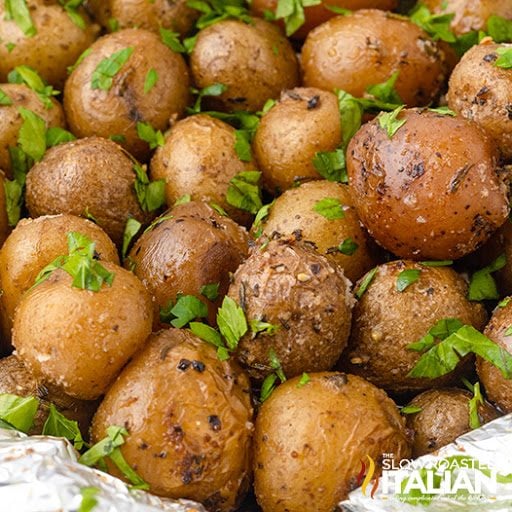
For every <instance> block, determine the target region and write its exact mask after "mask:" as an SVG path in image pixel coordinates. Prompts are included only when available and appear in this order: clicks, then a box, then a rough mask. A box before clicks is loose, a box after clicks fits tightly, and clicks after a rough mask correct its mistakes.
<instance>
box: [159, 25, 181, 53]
mask: <svg viewBox="0 0 512 512" xmlns="http://www.w3.org/2000/svg"><path fill="white" fill-rule="evenodd" d="M160 38H161V39H162V42H163V43H164V44H165V46H167V47H168V48H170V49H171V50H172V51H173V52H176V53H185V52H186V49H185V47H184V46H183V44H182V43H181V41H180V35H179V33H178V32H173V31H172V30H169V29H166V28H164V27H160Z"/></svg>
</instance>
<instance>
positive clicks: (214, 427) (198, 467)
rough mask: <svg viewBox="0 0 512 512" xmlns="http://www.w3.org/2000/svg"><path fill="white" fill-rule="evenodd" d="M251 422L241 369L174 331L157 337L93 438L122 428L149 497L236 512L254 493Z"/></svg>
mask: <svg viewBox="0 0 512 512" xmlns="http://www.w3.org/2000/svg"><path fill="white" fill-rule="evenodd" d="M252 415H253V411H252V407H251V399H250V384H249V379H248V378H247V376H246V375H245V374H244V373H243V372H242V371H241V370H240V368H239V367H238V366H237V365H236V364H235V363H233V362H232V361H224V362H221V361H219V359H218V358H217V356H216V352H215V348H214V347H212V346H210V345H208V344H207V343H204V342H202V341H201V340H199V339H198V338H196V337H195V336H193V335H192V334H191V333H190V332H188V331H185V330H177V329H170V330H167V331H161V332H159V333H157V334H153V336H152V337H151V338H150V339H149V341H148V344H147V346H146V347H145V348H144V350H142V351H141V352H139V354H138V355H137V356H136V357H135V358H134V360H133V361H132V362H131V363H130V364H129V365H128V366H127V367H126V368H125V369H124V370H123V372H122V373H121V375H120V376H119V378H118V379H117V381H116V382H115V384H114V385H113V386H112V388H111V389H110V390H109V391H108V393H107V395H106V397H105V399H104V400H103V402H102V404H101V406H100V408H99V409H98V412H97V413H96V415H95V417H94V421H93V426H92V437H93V440H94V441H99V440H100V439H103V438H104V437H105V433H106V429H107V428H108V427H109V426H111V425H123V426H124V427H125V428H126V430H127V431H128V433H129V435H128V437H127V438H126V442H125V444H123V446H122V447H121V451H122V453H123V455H124V457H125V459H126V461H127V462H128V464H130V465H131V466H132V467H134V468H136V469H137V472H138V474H139V475H140V476H141V477H142V478H143V479H144V480H145V481H147V482H148V483H149V484H150V491H151V492H153V493H155V494H158V495H160V496H166V497H169V498H190V499H193V500H196V501H200V502H202V503H203V504H204V505H205V507H207V508H208V510H210V511H212V512H223V511H233V510H235V509H236V508H237V506H238V505H239V504H240V501H241V500H242V499H243V496H244V494H245V492H246V491H247V488H248V487H249V480H250V448H251V437H252V430H253V425H252V423H251V421H252ZM109 470H111V471H112V472H113V473H114V474H116V475H117V476H122V475H121V474H120V473H119V471H118V470H116V469H115V467H113V465H110V466H109Z"/></svg>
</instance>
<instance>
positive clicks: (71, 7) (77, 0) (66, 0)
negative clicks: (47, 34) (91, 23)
mask: <svg viewBox="0 0 512 512" xmlns="http://www.w3.org/2000/svg"><path fill="white" fill-rule="evenodd" d="M83 1H84V0H59V3H60V5H62V7H64V10H65V11H66V13H67V15H68V16H69V19H70V20H71V21H72V22H73V23H74V24H75V25H76V26H77V27H78V28H81V29H82V30H85V28H86V25H85V20H84V19H83V18H82V16H81V15H80V13H79V12H78V9H79V8H80V7H81V6H82V4H83Z"/></svg>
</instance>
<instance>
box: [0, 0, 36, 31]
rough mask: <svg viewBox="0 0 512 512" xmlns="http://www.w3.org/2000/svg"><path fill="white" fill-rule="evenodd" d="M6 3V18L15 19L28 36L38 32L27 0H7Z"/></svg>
mask: <svg viewBox="0 0 512 512" xmlns="http://www.w3.org/2000/svg"><path fill="white" fill-rule="evenodd" d="M4 5H5V19H6V20H8V21H9V20H13V21H14V23H16V25H18V27H19V28H20V30H21V31H22V32H23V33H24V34H25V35H26V36H27V37H33V36H35V35H36V34H37V29H36V27H35V25H34V22H33V21H32V17H31V16H30V11H29V9H28V6H27V2H26V0H5V1H4Z"/></svg>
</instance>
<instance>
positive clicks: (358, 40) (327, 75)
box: [301, 9, 445, 106]
mask: <svg viewBox="0 0 512 512" xmlns="http://www.w3.org/2000/svg"><path fill="white" fill-rule="evenodd" d="M301 65H302V71H303V75H304V85H306V86H308V87H318V88H320V89H326V90H329V91H332V90H333V89H335V88H337V89H342V90H344V91H346V92H348V93H350V94H352V95H354V96H357V97H361V96H363V95H364V94H365V91H366V89H367V87H368V86H370V85H373V84H378V83H381V82H384V81H386V80H388V79H389V78H390V77H391V75H392V74H393V73H394V72H395V71H400V75H399V78H398V81H397V82H396V85H395V89H396V91H397V92H398V94H399V95H400V97H401V98H402V100H403V101H404V102H405V103H406V104H407V105H409V106H423V105H428V104H430V103H431V102H432V101H433V100H434V99H435V98H436V97H437V95H438V93H439V89H440V87H441V85H442V84H443V82H444V78H445V67H444V54H443V53H442V52H441V51H440V50H439V48H438V46H437V43H435V42H434V41H432V39H430V38H429V36H428V35H427V34H426V33H425V32H424V31H423V30H421V29H420V28H419V27H418V26H416V25H415V24H414V23H412V22H410V21H408V20H404V19H402V18H399V17H396V16H394V15H393V14H390V13H385V12H383V11H378V10H374V9H371V10H361V11H356V12H355V13H353V14H352V15H348V16H337V17H336V18H332V19H330V20H329V21H327V22H326V23H323V24H322V25H320V26H319V27H317V28H315V29H314V30H312V31H311V32H310V34H309V35H308V37H307V39H306V42H305V43H304V46H303V48H302V59H301Z"/></svg>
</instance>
